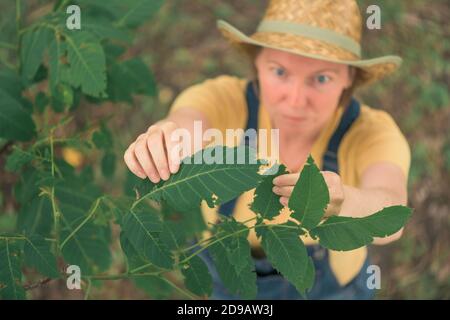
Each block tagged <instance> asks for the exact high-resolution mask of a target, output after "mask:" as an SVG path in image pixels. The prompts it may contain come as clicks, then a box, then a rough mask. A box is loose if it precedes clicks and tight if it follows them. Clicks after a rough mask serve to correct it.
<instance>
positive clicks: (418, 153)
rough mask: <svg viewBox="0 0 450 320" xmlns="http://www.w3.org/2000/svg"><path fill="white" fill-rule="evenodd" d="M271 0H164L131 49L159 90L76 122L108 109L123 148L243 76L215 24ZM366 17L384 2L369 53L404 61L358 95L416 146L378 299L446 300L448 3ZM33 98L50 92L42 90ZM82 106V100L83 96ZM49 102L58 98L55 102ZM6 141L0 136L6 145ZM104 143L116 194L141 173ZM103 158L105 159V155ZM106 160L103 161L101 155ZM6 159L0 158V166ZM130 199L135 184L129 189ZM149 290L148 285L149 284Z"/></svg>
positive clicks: (251, 14)
mask: <svg viewBox="0 0 450 320" xmlns="http://www.w3.org/2000/svg"><path fill="white" fill-rule="evenodd" d="M26 2H27V6H26V8H27V10H28V11H29V15H28V20H29V21H27V22H30V21H33V20H34V19H36V18H37V17H39V16H41V15H43V14H45V12H46V10H47V11H48V10H51V5H50V1H46V0H29V1H28V0H27V1H26ZM267 2H268V1H267V0H226V1H225V0H192V1H183V0H166V3H165V5H164V6H163V7H162V9H161V10H160V11H159V12H158V13H157V14H156V15H155V17H154V19H153V20H152V21H150V22H149V23H147V24H146V25H144V26H142V27H141V28H140V29H139V31H138V32H136V34H135V37H136V40H137V45H134V46H133V48H132V50H131V51H132V52H129V53H125V56H127V55H130V56H139V57H140V58H142V59H143V61H144V62H145V63H147V64H148V65H150V66H151V68H152V70H153V72H154V75H155V79H156V82H157V83H158V88H159V91H158V95H157V97H156V98H153V97H140V98H139V99H133V101H132V103H131V105H130V104H123V105H122V104H120V103H119V104H114V105H108V104H107V105H103V106H102V108H101V109H100V108H99V109H98V110H91V109H87V108H86V106H85V105H83V104H81V105H80V106H79V108H81V110H89V117H85V118H79V119H76V123H77V126H78V127H79V128H82V127H84V125H85V123H86V122H88V123H89V122H92V121H95V120H96V119H100V118H103V117H104V116H105V115H109V116H111V121H110V122H109V127H110V128H111V131H112V132H114V133H116V132H117V133H118V132H120V134H116V135H115V139H114V142H115V143H114V145H113V146H110V148H111V149H113V150H115V151H116V152H117V154H118V155H119V154H120V153H123V152H124V151H125V149H126V148H127V147H128V145H129V144H130V143H131V142H132V141H133V140H134V139H135V138H136V136H137V135H138V134H139V133H141V132H142V131H144V130H146V128H147V127H148V126H150V125H151V124H152V123H153V122H154V121H156V120H158V119H160V118H162V117H163V116H164V115H165V114H166V113H167V111H168V109H169V107H170V105H171V103H172V102H173V99H174V98H175V97H176V96H177V94H178V93H179V92H180V91H181V90H182V89H184V88H186V87H187V86H189V85H192V84H194V83H198V82H200V81H202V80H204V79H207V78H210V77H215V76H217V75H220V74H224V73H226V74H232V75H237V76H242V77H245V76H246V75H247V74H248V72H249V70H250V68H249V65H248V61H246V60H245V59H243V58H242V56H241V55H240V54H239V53H237V52H235V51H234V50H232V49H231V48H230V46H229V44H228V43H227V42H226V41H225V40H224V39H223V38H222V37H221V35H220V33H219V32H218V31H217V29H216V27H215V21H216V19H217V18H221V19H225V20H228V21H230V22H232V23H233V24H234V25H236V26H238V27H239V28H241V29H242V30H243V31H245V32H247V33H251V32H253V31H254V30H255V28H256V26H257V23H258V21H259V19H260V17H261V16H262V15H263V13H264V8H265V6H266V4H267ZM358 3H359V5H360V9H361V13H362V15H363V18H364V17H365V16H366V14H365V8H367V6H369V5H371V4H377V5H379V6H380V8H381V13H382V28H381V30H367V29H366V28H363V48H364V50H363V54H364V56H366V57H374V56H379V55H384V54H397V55H400V56H401V57H402V58H403V60H404V63H403V65H402V67H401V69H400V70H399V72H397V73H396V74H394V75H392V76H391V77H389V78H387V79H385V80H383V81H381V82H378V83H377V84H374V85H372V86H370V87H368V88H363V89H361V90H360V91H359V92H358V93H357V95H358V96H359V97H360V98H361V99H362V100H363V101H364V102H365V103H367V104H368V105H370V106H372V107H374V108H380V109H383V110H386V111H388V112H389V113H390V114H391V115H392V116H393V117H394V119H395V120H396V122H397V123H398V125H399V126H400V128H401V130H402V132H403V133H404V134H405V135H406V137H407V139H408V141H409V144H410V147H411V153H412V163H411V171H410V176H409V206H411V207H413V208H415V214H414V216H413V219H412V221H411V222H410V223H409V225H408V226H407V228H406V230H405V232H404V236H403V237H402V239H401V240H399V241H398V242H396V243H394V244H391V245H388V246H385V247H372V248H371V251H372V254H373V256H374V258H373V261H374V263H376V264H378V265H380V266H381V268H382V290H381V291H380V292H379V294H378V297H379V298H400V299H406V298H410V299H417V298H423V299H433V298H434V299H436V298H438V299H442V298H446V299H448V298H450V266H449V265H450V264H449V263H448V261H450V248H449V247H448V243H450V232H449V227H450V215H449V212H450V196H449V194H448V190H449V189H450V125H449V124H450V93H449V83H450V40H449V39H450V28H448V21H450V7H449V5H448V1H447V0H433V1H426V0H409V1H406V0H405V1H403V0H399V1H388V0H358ZM16 28H17V26H16V21H15V12H14V1H2V2H1V3H0V30H1V32H0V63H1V64H3V65H6V66H10V64H11V62H10V61H11V60H10V57H9V56H8V54H9V53H8V50H1V48H8V47H9V46H10V44H11V43H15V42H16V40H17V39H15V38H14V37H15V30H16ZM37 99H39V102H36V104H37V105H44V104H47V103H48V102H47V101H46V100H47V99H48V97H45V96H42V95H39V96H38V97H37ZM84 104H86V101H85V102H84ZM52 105H53V104H52ZM4 143H5V142H4V141H0V148H2V146H3V144H4ZM108 154H109V153H108V151H107V150H106V149H105V150H104V154H103V155H99V158H98V159H89V162H91V163H98V164H100V163H103V166H100V165H98V166H96V167H95V171H94V172H93V173H92V174H93V176H94V178H95V179H96V180H97V181H99V183H100V184H102V186H103V187H104V190H106V191H110V192H112V193H121V192H122V190H119V187H117V186H122V185H123V182H124V181H126V182H127V184H126V185H128V186H132V185H133V184H134V183H135V182H136V181H137V180H136V177H134V176H132V175H131V174H130V173H129V172H127V169H126V168H125V165H124V163H123V161H122V157H120V156H117V157H116V158H115V162H116V164H115V168H116V170H115V171H116V172H115V174H114V175H113V176H111V175H109V173H111V172H112V170H113V169H112V166H114V165H112V162H113V161H112V158H111V157H109V156H108ZM102 158H103V161H102ZM105 158H106V159H105ZM2 165H3V164H2ZM12 182H13V181H12V180H11V178H10V177H2V190H0V191H1V193H0V195H3V196H2V197H3V201H2V207H1V210H0V212H1V213H4V212H8V211H9V210H10V209H11V206H12V204H11V202H10V201H9V200H8V199H9V198H10V196H11V192H10V190H9V189H8V187H9V186H10V185H11V183H12ZM124 191H125V193H126V194H128V195H130V196H133V193H132V191H131V188H126V190H124ZM0 217H1V219H0V226H2V227H3V226H7V225H11V224H14V221H13V222H11V218H10V217H11V215H6V214H2V215H0ZM144 290H145V288H144ZM93 296H94V297H99V298H102V297H104V298H108V297H111V296H113V297H125V298H129V297H141V296H142V293H137V292H136V291H135V290H134V288H133V289H129V288H128V289H127V288H120V287H115V286H114V285H113V284H111V287H108V288H106V289H103V290H96V289H95V288H94V289H93Z"/></svg>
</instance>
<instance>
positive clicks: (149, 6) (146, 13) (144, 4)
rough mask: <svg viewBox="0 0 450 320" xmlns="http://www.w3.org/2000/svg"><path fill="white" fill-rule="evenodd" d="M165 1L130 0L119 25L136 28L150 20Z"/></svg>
mask: <svg viewBox="0 0 450 320" xmlns="http://www.w3.org/2000/svg"><path fill="white" fill-rule="evenodd" d="M163 3H164V1H163V0H129V1H127V3H126V8H125V11H124V12H122V16H121V19H120V20H119V21H118V22H117V25H118V26H127V27H130V28H135V27H137V26H139V25H140V24H142V23H143V22H145V21H148V20H149V19H150V18H151V16H152V15H154V14H155V13H156V12H157V11H158V10H159V8H160V7H161V5H162V4H163Z"/></svg>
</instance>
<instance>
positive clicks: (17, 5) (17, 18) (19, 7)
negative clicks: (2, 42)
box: [16, 0, 22, 34]
mask: <svg viewBox="0 0 450 320" xmlns="http://www.w3.org/2000/svg"><path fill="white" fill-rule="evenodd" d="M20 1H21V0H16V28H17V34H19V30H20V15H21V12H22V9H21V2H20Z"/></svg>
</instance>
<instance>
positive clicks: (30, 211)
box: [16, 195, 53, 236]
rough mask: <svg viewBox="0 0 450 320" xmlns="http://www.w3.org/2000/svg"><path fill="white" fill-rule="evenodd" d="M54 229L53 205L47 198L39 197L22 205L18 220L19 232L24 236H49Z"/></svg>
mask: <svg viewBox="0 0 450 320" xmlns="http://www.w3.org/2000/svg"><path fill="white" fill-rule="evenodd" d="M52 227H53V215H52V204H51V202H50V200H49V199H48V198H47V197H43V196H42V197H38V196H37V195H36V197H35V198H33V199H31V201H29V202H27V203H25V204H23V205H22V207H21V208H20V211H19V217H18V219H17V227H16V228H17V231H18V232H20V233H24V234H29V235H34V234H39V235H42V236H49V235H50V232H51V229H52Z"/></svg>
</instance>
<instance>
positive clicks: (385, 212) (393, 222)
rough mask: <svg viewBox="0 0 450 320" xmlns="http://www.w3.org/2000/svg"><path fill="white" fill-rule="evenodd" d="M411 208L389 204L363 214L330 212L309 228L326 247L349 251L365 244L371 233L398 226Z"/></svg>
mask: <svg viewBox="0 0 450 320" xmlns="http://www.w3.org/2000/svg"><path fill="white" fill-rule="evenodd" d="M411 214H412V209H410V208H408V207H404V206H391V207H387V208H384V209H382V210H380V211H378V212H377V213H374V214H372V215H370V216H367V217H364V218H350V217H340V216H331V217H330V218H328V219H327V220H325V222H323V223H322V224H320V225H319V226H317V227H316V228H314V229H312V230H311V231H310V234H311V236H312V237H318V238H319V243H320V244H321V245H322V246H324V247H325V248H328V249H331V250H337V251H348V250H354V249H357V248H360V247H362V246H365V245H368V244H370V243H371V242H372V241H373V238H374V237H386V236H389V235H391V234H394V233H395V232H397V231H398V230H400V229H401V228H402V227H403V226H404V225H405V224H406V222H407V221H408V219H409V218H410V216H411Z"/></svg>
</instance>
